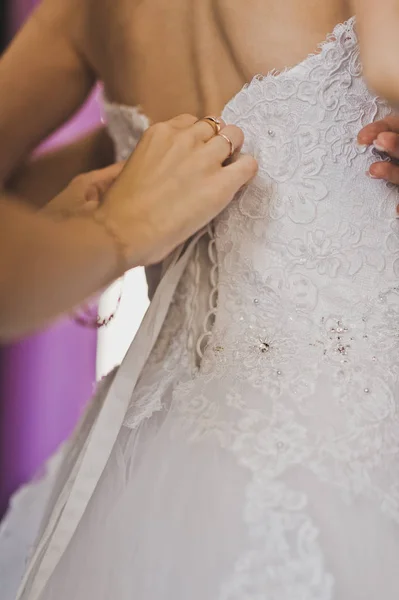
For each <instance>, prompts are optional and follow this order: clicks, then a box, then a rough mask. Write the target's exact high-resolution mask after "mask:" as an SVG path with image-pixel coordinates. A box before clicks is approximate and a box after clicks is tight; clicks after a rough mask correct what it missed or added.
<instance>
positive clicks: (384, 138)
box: [358, 115, 399, 185]
mask: <svg viewBox="0 0 399 600" xmlns="http://www.w3.org/2000/svg"><path fill="white" fill-rule="evenodd" d="M358 142H359V144H361V145H366V146H371V145H373V146H374V148H375V149H376V150H378V152H380V153H381V158H382V159H383V158H384V157H389V158H390V159H391V161H389V162H388V161H386V160H385V161H384V160H381V161H379V160H377V161H376V162H375V163H373V164H372V165H371V167H370V169H369V172H368V175H369V176H370V177H372V178H373V179H385V180H386V181H390V182H391V183H394V184H396V185H399V116H393V115H391V116H389V117H386V118H385V119H382V120H380V121H376V122H375V123H370V124H369V125H366V127H364V128H363V129H362V130H361V131H360V132H359V135H358Z"/></svg>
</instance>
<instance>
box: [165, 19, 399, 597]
mask: <svg viewBox="0 0 399 600" xmlns="http://www.w3.org/2000/svg"><path fill="white" fill-rule="evenodd" d="M304 74H305V76H304ZM387 113H388V109H387V107H386V106H385V105H384V104H383V103H382V102H381V101H379V100H378V99H377V98H375V97H374V96H372V95H371V94H370V93H369V92H368V91H367V89H366V86H365V84H364V82H363V80H362V79H361V65H360V62H359V50H358V45H357V39H356V34H355V31H354V20H351V21H349V22H348V23H346V24H344V25H340V26H338V27H337V28H336V30H335V31H334V34H333V36H331V38H330V39H329V40H328V41H327V42H326V43H325V44H323V46H322V47H321V52H320V54H318V55H315V56H312V57H309V58H308V59H307V60H306V61H304V63H302V64H301V65H299V66H298V67H295V68H294V69H291V70H288V71H287V72H284V73H282V74H280V75H278V76H273V75H270V76H267V77H265V78H255V79H254V81H253V82H252V83H251V84H250V85H249V86H248V87H246V89H244V90H243V91H242V92H240V93H239V94H238V95H237V97H236V98H235V99H234V100H233V101H232V102H231V103H230V104H229V105H228V106H227V108H226V110H225V113H224V115H223V117H224V118H225V120H226V121H227V122H232V123H235V124H237V125H239V126H241V127H242V128H243V129H244V131H245V133H246V147H245V149H244V150H245V151H248V152H251V153H253V154H254V155H255V156H256V157H257V159H258V161H259V174H258V177H257V179H256V180H255V181H254V182H253V184H251V185H250V186H248V188H247V189H246V190H244V191H243V192H241V193H240V194H239V196H238V197H237V198H236V200H235V202H234V203H233V205H232V206H231V207H230V208H229V209H228V210H227V211H226V212H225V213H224V215H222V217H221V218H220V219H219V221H218V223H217V226H216V232H215V239H216V245H217V250H218V257H219V289H218V296H219V301H218V309H217V312H216V322H215V326H214V331H213V335H212V340H211V343H210V344H209V345H208V347H207V349H206V351H205V353H204V357H203V361H202V364H201V368H200V372H199V376H198V377H197V378H196V379H194V380H191V381H189V382H185V383H182V384H180V386H178V388H177V389H176V391H175V394H174V404H173V407H174V410H175V411H176V414H178V415H179V416H180V418H181V419H182V420H183V422H184V423H185V426H186V428H187V435H188V436H189V437H190V439H191V441H192V442H193V443H199V442H200V441H201V440H202V439H204V438H205V437H209V436H216V438H217V439H218V441H219V443H220V445H221V446H222V447H223V448H226V449H229V450H230V451H231V452H233V453H234V455H235V456H236V458H237V461H238V462H239V464H240V465H242V466H244V467H245V468H246V469H248V470H249V471H250V472H251V473H252V480H251V482H250V484H249V486H248V489H247V491H246V506H245V511H244V520H245V522H246V524H247V526H248V529H249V532H250V540H251V542H250V547H249V548H248V551H247V553H245V554H243V555H242V556H241V557H239V558H238V559H237V563H236V565H235V571H234V574H233V575H232V577H231V578H230V579H229V580H228V581H226V582H225V584H224V585H223V586H222V588H221V592H220V598H221V599H223V600H244V599H245V600H255V598H259V597H263V595H262V591H263V592H264V590H265V589H267V590H268V597H270V598H278V599H279V600H281V599H284V600H285V599H286V600H289V599H292V598H305V597H306V599H307V600H310V599H312V600H331V599H332V598H333V594H334V578H333V575H332V574H331V573H329V572H328V569H327V567H326V565H325V560H324V557H323V551H322V549H321V545H320V542H319V539H318V535H319V533H318V530H317V526H316V524H315V522H314V521H313V519H312V517H311V514H310V512H309V501H308V498H307V495H306V494H305V493H304V492H300V491H298V490H296V489H293V488H292V487H291V486H289V485H288V483H287V482H286V481H285V480H284V475H285V474H286V473H287V472H288V471H289V470H290V469H291V468H293V467H295V466H301V467H303V468H306V469H307V470H309V472H311V473H312V474H313V475H314V476H315V477H317V480H318V481H320V482H323V483H325V484H326V485H332V486H334V487H335V488H337V489H339V490H340V493H341V495H342V497H343V498H345V501H347V502H352V501H353V499H354V498H355V497H356V495H358V494H362V495H364V496H367V497H369V498H370V499H371V500H372V501H373V502H375V503H376V505H377V506H380V507H381V510H382V511H383V512H385V514H387V515H388V514H389V516H390V518H392V519H394V520H395V521H396V522H397V523H399V510H398V508H399V476H398V479H397V481H396V482H393V483H390V484H389V485H387V486H384V485H383V483H382V482H380V481H379V480H378V476H377V475H374V474H375V473H376V472H377V470H378V471H380V472H388V471H389V469H390V468H391V469H392V461H394V460H396V459H397V458H398V456H399V416H398V407H399V396H398V393H397V392H396V388H397V383H398V379H399V369H398V366H397V364H398V360H397V358H398V350H399V345H398V342H399V336H398V325H397V323H398V322H399V321H398V320H397V316H399V315H398V314H397V311H398V308H399V304H398V299H399V295H398V293H399V289H398V288H397V287H395V278H396V276H397V273H396V271H397V264H398V262H397V261H398V258H399V253H398V251H399V244H398V240H397V237H396V230H397V225H396V223H397V222H396V221H395V219H394V210H395V203H396V202H397V193H396V191H394V190H392V189H391V188H389V186H385V185H384V184H381V183H379V184H378V188H377V187H376V186H375V185H374V184H375V182H370V181H368V180H366V178H364V177H363V173H364V172H365V171H366V170H367V168H368V166H369V165H370V163H371V162H372V160H373V158H375V157H373V154H372V153H371V151H368V152H365V151H364V149H362V148H359V147H358V146H357V144H356V137H357V133H358V131H359V130H360V129H361V128H362V126H364V125H365V124H366V123H368V122H370V121H372V120H373V119H375V118H381V117H382V116H384V115H385V114H387ZM352 167H353V170H352ZM377 189H378V194H376V190H377ZM377 195H378V197H379V200H378V205H376V204H375V196H377ZM338 213H339V215H340V216H339V218H337V214H338ZM298 225H299V227H298ZM325 390H328V392H326V391H325ZM326 393H327V394H328V410H327V411H326V403H325V402H323V401H322V400H321V398H322V397H323V394H326ZM316 417H317V422H318V423H319V424H320V425H319V430H318V431H315V430H314V427H312V423H314V422H315V421H314V420H315V418H316ZM371 481H372V482H373V483H372V484H371V483H370V482H371Z"/></svg>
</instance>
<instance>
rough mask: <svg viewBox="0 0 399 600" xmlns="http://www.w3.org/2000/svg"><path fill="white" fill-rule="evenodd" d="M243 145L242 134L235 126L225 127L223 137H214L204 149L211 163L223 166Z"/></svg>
mask: <svg viewBox="0 0 399 600" xmlns="http://www.w3.org/2000/svg"><path fill="white" fill-rule="evenodd" d="M243 143H244V134H243V132H242V130H241V129H240V128H239V127H236V126H235V125H226V127H224V128H223V135H216V136H214V137H213V138H212V139H211V140H210V141H209V142H208V143H207V144H206V145H205V147H204V150H205V151H206V153H207V156H208V159H209V161H211V162H216V161H217V163H219V164H223V163H224V162H225V161H226V160H227V159H228V158H230V156H231V155H232V150H233V152H234V153H238V152H239V151H240V150H241V148H242V145H243Z"/></svg>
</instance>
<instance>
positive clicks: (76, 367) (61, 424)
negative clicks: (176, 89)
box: [0, 0, 100, 514]
mask: <svg viewBox="0 0 399 600" xmlns="http://www.w3.org/2000/svg"><path fill="white" fill-rule="evenodd" d="M9 2H10V4H11V5H10V9H11V10H10V11H9V15H10V36H11V35H12V34H13V33H14V32H15V31H16V30H17V29H18V27H19V26H20V25H21V23H22V22H23V20H24V19H25V18H26V16H27V14H28V13H29V12H30V10H31V9H32V8H33V7H34V5H35V4H36V0H9ZM99 120H100V114H99V106H98V103H97V101H96V97H95V96H93V98H91V99H90V100H89V101H88V103H87V105H86V106H85V107H84V109H83V110H82V111H81V113H80V114H79V115H78V116H77V117H76V118H75V119H74V120H73V121H72V122H71V123H70V124H68V125H67V126H66V127H65V128H64V129H63V130H62V131H60V132H58V133H57V134H56V136H54V138H53V139H52V140H51V143H52V144H53V145H55V144H62V143H65V142H67V141H68V140H70V139H72V138H73V137H75V136H76V135H77V134H79V133H82V132H83V131H85V130H87V129H90V128H91V127H92V126H93V125H96V124H97V123H98V122H99ZM10 293H12V290H10ZM96 346H97V335H96V332H95V331H93V330H88V329H85V328H82V327H80V326H78V325H76V324H75V323H73V322H70V321H69V320H67V321H63V322H61V323H59V324H58V325H56V326H55V327H53V328H51V329H50V330H48V331H45V332H43V333H41V334H38V335H35V336H33V337H31V338H30V339H27V340H25V341H23V342H20V343H18V344H15V345H12V346H9V347H6V348H2V349H1V350H0V402H1V413H0V416H1V418H0V514H1V511H2V510H4V509H5V507H6V505H7V502H8V499H9V496H10V495H11V494H12V493H13V492H14V491H15V489H16V488H17V487H19V486H20V485H21V484H23V483H24V482H26V481H28V480H29V479H31V478H32V477H34V476H35V475H36V474H37V473H38V472H39V470H40V467H41V466H42V464H43V462H44V461H45V460H46V459H47V458H48V457H49V456H50V454H51V453H52V452H54V450H55V449H56V448H57V446H58V445H59V444H60V442H62V441H63V440H64V439H65V438H66V437H67V436H68V435H69V434H70V432H71V430H72V429H73V427H74V425H75V423H76V419H77V417H78V415H79V414H80V412H81V410H82V408H83V406H84V403H85V401H86V400H87V399H88V398H89V397H90V395H91V393H92V389H93V385H94V380H95V362H96Z"/></svg>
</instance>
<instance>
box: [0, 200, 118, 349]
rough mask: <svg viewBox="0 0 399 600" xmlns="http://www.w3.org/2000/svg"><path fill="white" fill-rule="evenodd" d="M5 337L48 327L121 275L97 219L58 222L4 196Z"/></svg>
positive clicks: (0, 276) (0, 323) (0, 299)
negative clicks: (49, 322)
mask: <svg viewBox="0 0 399 600" xmlns="http://www.w3.org/2000/svg"><path fill="white" fill-rule="evenodd" d="M0 228H1V236H0V339H1V340H7V339H11V338H14V337H18V336H21V335H24V334H26V333H28V332H29V331H31V330H33V329H36V328H38V327H41V326H44V325H45V324H46V323H47V322H48V321H49V320H51V319H53V318H55V317H57V316H58V315H60V314H62V313H64V312H67V311H69V310H71V309H72V308H73V307H74V306H76V305H78V304H79V303H80V302H82V301H84V300H85V299H87V298H88V297H90V296H91V295H93V294H94V293H95V292H97V291H99V290H100V289H102V288H103V287H105V286H107V285H108V284H109V283H110V282H111V281H112V280H114V279H115V278H117V277H118V276H119V275H120V273H118V260H117V253H116V251H115V246H114V242H113V240H112V238H111V237H110V236H109V234H107V232H106V230H105V229H103V228H102V227H101V226H100V225H99V224H97V223H96V222H95V221H94V220H93V219H90V218H80V219H71V220H68V221H65V222H62V223H54V222H52V221H50V220H49V219H47V218H45V217H42V216H40V215H37V214H35V213H32V212H31V211H28V210H27V209H25V208H24V207H21V206H18V205H17V203H15V202H9V201H8V200H1V201H0Z"/></svg>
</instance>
